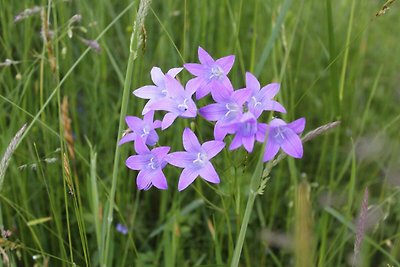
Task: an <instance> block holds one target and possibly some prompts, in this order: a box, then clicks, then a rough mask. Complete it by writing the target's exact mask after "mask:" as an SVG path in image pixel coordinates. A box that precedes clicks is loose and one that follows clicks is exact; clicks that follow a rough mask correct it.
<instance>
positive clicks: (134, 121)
mask: <svg viewBox="0 0 400 267" xmlns="http://www.w3.org/2000/svg"><path fill="white" fill-rule="evenodd" d="M153 117H154V111H151V112H148V113H146V114H145V115H144V117H143V120H142V119H140V118H138V117H135V116H126V118H125V121H126V124H128V126H129V128H130V129H131V130H132V132H130V133H128V134H126V135H125V136H124V137H122V138H121V140H120V141H119V145H122V144H124V143H127V142H130V141H134V140H135V139H136V138H137V137H138V138H141V139H142V140H143V142H144V143H145V144H146V145H149V146H154V145H155V144H156V143H157V142H158V135H157V132H156V131H155V129H157V128H160V127H161V121H159V120H156V121H154V122H153Z"/></svg>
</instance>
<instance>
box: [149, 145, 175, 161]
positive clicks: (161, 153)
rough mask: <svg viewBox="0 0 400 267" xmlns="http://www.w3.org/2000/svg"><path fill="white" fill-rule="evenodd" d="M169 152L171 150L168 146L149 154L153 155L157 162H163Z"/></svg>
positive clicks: (157, 148)
mask: <svg viewBox="0 0 400 267" xmlns="http://www.w3.org/2000/svg"><path fill="white" fill-rule="evenodd" d="M170 150H171V148H170V147H169V146H160V147H156V148H154V149H153V150H151V153H152V154H154V155H155V156H156V157H157V159H158V160H163V159H164V158H165V157H166V156H167V154H168V152H169V151H170Z"/></svg>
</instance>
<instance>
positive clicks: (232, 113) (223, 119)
mask: <svg viewBox="0 0 400 267" xmlns="http://www.w3.org/2000/svg"><path fill="white" fill-rule="evenodd" d="M250 95H251V91H250V90H247V89H241V90H236V91H233V89H231V90H229V91H225V90H221V91H219V92H218V93H216V94H215V99H214V100H215V101H216V103H213V104H210V105H207V106H205V107H202V108H200V109H199V113H200V114H201V115H202V116H203V117H204V118H205V119H206V120H209V121H217V123H216V124H215V127H214V137H215V139H216V140H223V139H224V138H225V136H226V135H227V134H228V133H233V132H234V131H235V129H234V128H232V127H229V126H228V125H231V124H232V123H233V122H235V121H236V120H237V119H238V118H240V116H241V115H242V112H243V104H244V103H245V102H246V101H247V100H248V99H249V97H250Z"/></svg>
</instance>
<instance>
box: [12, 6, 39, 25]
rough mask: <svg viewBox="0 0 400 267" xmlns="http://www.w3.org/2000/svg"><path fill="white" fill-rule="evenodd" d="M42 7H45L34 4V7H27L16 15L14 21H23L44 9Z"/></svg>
mask: <svg viewBox="0 0 400 267" xmlns="http://www.w3.org/2000/svg"><path fill="white" fill-rule="evenodd" d="M42 9H43V7H41V6H34V7H32V8H27V9H25V10H24V11H22V12H21V13H19V14H18V15H16V16H15V17H14V23H17V22H18V21H21V20H23V19H26V18H28V17H30V16H33V15H35V14H37V13H39V12H40V11H42Z"/></svg>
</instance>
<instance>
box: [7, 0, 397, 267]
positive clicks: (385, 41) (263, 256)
mask: <svg viewBox="0 0 400 267" xmlns="http://www.w3.org/2000/svg"><path fill="white" fill-rule="evenodd" d="M141 3H142V7H140V6H141ZM143 3H144V1H118V2H115V3H114V2H111V1H106V0H99V1H97V2H96V3H89V2H86V1H51V0H49V1H40V2H37V1H5V0H0V7H1V8H0V48H1V49H0V106H1V109H0V118H1V120H0V136H1V138H0V155H1V157H2V158H6V160H7V164H1V170H0V173H1V175H0V176H1V179H0V180H1V181H2V187H1V191H0V228H2V231H1V232H2V237H1V238H0V255H1V261H0V264H1V265H3V266H33V265H35V264H36V266H73V265H76V266H227V265H229V264H231V263H232V259H235V261H236V260H237V262H238V264H239V266H293V265H295V266H309V265H310V264H311V265H313V266H314V265H315V266H321V267H325V266H328V267H329V266H351V265H352V264H353V258H354V256H353V251H354V244H355V242H356V239H357V238H356V235H357V233H359V229H357V225H359V224H357V216H358V214H359V210H360V209H361V208H360V207H361V206H362V203H363V198H364V189H365V188H366V187H368V188H369V197H368V204H369V207H368V209H367V214H366V215H365V222H364V224H363V227H364V229H363V230H364V231H365V233H364V238H363V239H362V242H361V244H357V254H358V255H356V256H357V261H355V262H354V264H355V265H357V264H358V266H388V265H389V266H399V258H400V242H399V236H398V233H399V232H400V229H399V226H400V223H399V219H398V218H399V217H400V209H399V208H398V202H399V200H400V195H399V189H398V186H399V185H400V180H399V175H400V168H399V167H398V166H400V154H399V153H398V151H399V149H400V141H399V137H398V132H399V130H400V127H399V120H400V113H399V109H398V104H397V103H398V100H399V98H400V93H399V86H398V84H399V81H400V76H399V74H398V69H399V67H400V47H399V45H398V34H397V27H398V25H400V23H399V22H400V18H399V16H397V13H398V10H399V8H400V6H399V5H398V3H397V2H394V3H393V4H391V5H390V9H389V10H388V11H387V12H386V14H384V15H381V16H378V17H377V16H375V14H376V13H377V11H379V10H380V9H381V7H382V5H383V4H384V3H385V1H358V0H341V1H331V0H325V1H291V0H285V1H276V0H272V1H262V0H250V1H243V0H218V1H215V0H205V1H187V0H183V1H173V0H166V1H152V3H151V4H150V6H148V7H149V9H148V12H144V11H143ZM35 6H36V7H35ZM24 10H25V13H24V14H28V15H29V16H28V17H26V18H24V19H22V20H19V21H17V22H14V18H15V16H17V15H18V14H21V12H22V11H24ZM146 13H147V15H146V16H145V17H146V19H145V21H144V14H146ZM76 14H79V15H81V20H80V21H76V18H77V17H74V19H72V18H73V16H74V15H76ZM71 19H72V20H71ZM42 29H44V30H45V31H44V32H43V33H41V30H42ZM71 33H72V35H71ZM85 40H86V41H85ZM96 42H97V43H96ZM97 44H98V45H99V47H100V48H101V50H98V49H96V47H97V46H96V45H97ZM139 44H140V45H139ZM198 46H202V47H203V48H205V49H206V50H207V51H209V52H210V53H211V54H212V55H213V56H214V57H215V58H219V57H222V56H225V55H229V54H235V55H236V62H235V65H234V68H233V69H232V72H231V74H230V78H231V80H232V82H233V84H234V86H235V88H241V87H243V86H244V75H245V72H246V71H252V72H254V73H255V74H257V77H258V78H259V80H260V82H261V84H262V85H264V84H267V83H270V82H280V83H281V92H280V95H279V101H280V102H282V103H283V104H284V105H285V106H286V107H287V109H288V111H289V113H288V114H286V115H285V116H284V119H286V120H292V119H295V118H299V117H305V118H306V119H307V125H306V132H308V131H310V130H312V129H315V128H317V127H318V126H320V125H323V124H326V123H328V122H331V121H334V120H338V119H340V121H341V124H340V126H339V127H336V128H335V129H332V130H331V131H330V132H328V133H326V134H324V135H321V136H320V137H318V138H316V139H314V140H312V141H311V142H307V143H305V144H304V148H305V151H304V157H303V159H301V160H294V159H289V158H285V159H282V161H281V162H280V163H279V164H278V165H277V166H275V167H274V168H273V169H272V171H271V172H270V173H269V175H268V176H269V177H270V178H271V179H269V180H268V182H267V183H266V184H265V188H264V191H263V194H262V195H258V196H257V198H254V202H253V204H252V205H251V207H252V208H251V209H250V210H249V211H247V212H246V203H247V199H248V197H249V192H250V186H251V184H250V179H249V177H252V174H253V173H254V170H255V167H256V165H257V159H258V154H259V153H260V150H261V147H258V148H257V149H256V151H255V152H253V153H252V154H247V153H245V151H243V150H239V151H237V152H236V153H231V152H229V151H228V150H226V151H224V152H223V153H222V156H218V157H216V158H215V161H213V163H214V165H215V166H216V169H217V171H218V173H219V174H220V176H221V183H220V184H219V185H216V186H214V185H209V184H207V183H204V182H203V181H196V182H195V183H194V184H193V185H192V186H190V187H189V188H188V189H186V190H184V191H183V192H178V191H177V190H176V188H177V181H178V177H179V172H178V170H177V169H174V168H172V167H171V168H170V167H168V168H167V169H166V175H167V178H168V184H169V190H167V191H162V192H161V191H158V190H155V189H151V190H149V191H145V192H139V191H138V190H137V189H136V186H135V185H136V183H135V177H136V172H133V171H130V170H128V169H127V168H126V167H125V165H124V159H126V158H127V156H128V155H130V154H132V153H133V149H132V147H131V146H130V145H124V146H122V147H118V146H116V143H117V142H118V140H119V139H120V138H121V136H122V134H123V131H124V127H125V124H124V116H125V115H126V114H129V115H135V116H139V115H140V113H141V109H142V107H143V105H144V101H142V100H138V99H137V98H134V97H133V96H132V95H131V94H130V92H131V91H132V90H133V89H135V88H138V87H140V86H143V85H146V84H150V83H151V80H150V70H151V68H152V67H153V66H159V67H161V68H162V69H163V70H164V71H166V70H168V69H169V68H172V67H177V66H182V64H183V63H185V62H196V60H197V54H196V52H197V47H198ZM7 59H9V60H7ZM188 78H189V75H188V73H187V72H183V73H182V75H180V79H182V80H183V81H186V80H187V79H188ZM64 97H68V100H69V101H68V107H67V108H66V107H65V106H64V108H63V105H62V99H63V98H64ZM203 103H205V102H203ZM68 120H69V122H70V125H68V123H65V122H66V121H68ZM63 121H64V122H63ZM24 123H27V126H26V129H25V131H24V132H23V133H22V135H19V138H18V140H17V142H16V143H15V142H14V143H13V141H12V140H13V137H14V136H15V135H16V133H17V132H18V130H20V129H21V127H22V125H23V124H24ZM176 123H177V127H176V128H175V129H174V130H172V129H171V130H170V129H168V130H166V131H165V132H163V134H162V135H160V144H163V145H164V144H166V145H169V146H172V147H173V150H177V149H180V147H181V134H180V133H181V132H182V130H183V128H184V127H187V126H190V125H191V126H192V127H194V128H195V130H196V133H197V134H198V135H199V136H200V139H202V140H203V141H206V140H209V139H210V138H212V134H211V132H210V131H211V126H210V125H209V124H206V123H203V122H201V120H192V121H190V120H183V119H182V120H180V119H178V120H177V122H176ZM68 129H69V130H68ZM65 130H68V131H70V133H71V134H72V137H73V140H71V138H70V137H71V136H68V131H65ZM14 140H15V139H14ZM10 143H13V145H12V147H13V149H12V151H13V153H12V154H10V155H11V156H10V157H9V156H7V155H8V154H9V153H8V151H10V150H9V149H8V150H7V147H9V145H10ZM72 146H73V150H71V149H72ZM71 151H74V152H71ZM4 155H5V156H4ZM264 167H265V166H263V168H264ZM3 173H4V175H3ZM364 210H365V207H364ZM243 219H244V220H245V223H246V224H247V223H248V226H247V231H245V235H243V234H242V236H241V237H240V238H241V239H243V249H242V250H241V253H240V254H238V253H237V252H235V243H236V240H237V239H238V238H239V236H240V229H241V226H242V224H243ZM246 220H247V222H246ZM117 224H122V225H125V226H126V227H127V228H128V233H127V234H126V235H124V234H122V233H120V232H118V231H117V230H116V226H117ZM7 230H8V231H7ZM10 234H11V235H10ZM234 255H238V256H235V258H234ZM235 264H236V263H235Z"/></svg>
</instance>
